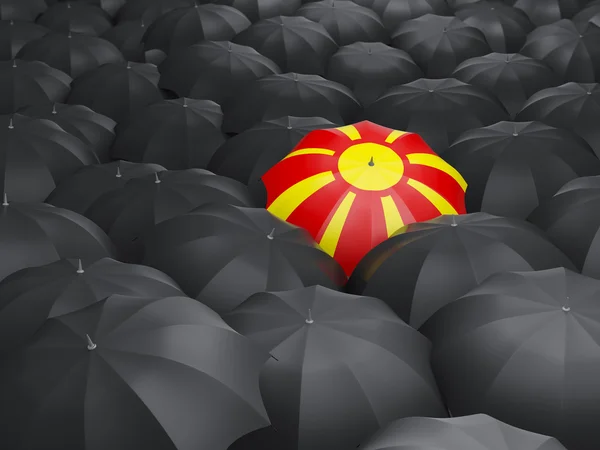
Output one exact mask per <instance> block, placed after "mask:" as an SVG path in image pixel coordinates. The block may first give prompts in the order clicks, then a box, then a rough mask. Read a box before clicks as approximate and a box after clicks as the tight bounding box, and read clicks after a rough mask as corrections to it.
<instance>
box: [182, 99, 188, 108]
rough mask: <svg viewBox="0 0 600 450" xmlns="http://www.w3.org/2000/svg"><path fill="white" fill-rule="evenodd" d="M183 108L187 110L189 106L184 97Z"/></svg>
mask: <svg viewBox="0 0 600 450" xmlns="http://www.w3.org/2000/svg"><path fill="white" fill-rule="evenodd" d="M183 107H184V108H187V107H188V104H187V98H185V97H183Z"/></svg>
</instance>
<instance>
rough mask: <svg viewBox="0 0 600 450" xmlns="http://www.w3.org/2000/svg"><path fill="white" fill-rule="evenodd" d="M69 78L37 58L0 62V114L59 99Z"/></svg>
mask: <svg viewBox="0 0 600 450" xmlns="http://www.w3.org/2000/svg"><path fill="white" fill-rule="evenodd" d="M71 81H72V80H71V77H70V76H68V75H67V74H66V73H63V72H61V71H60V70H56V69H53V68H52V67H50V66H48V65H47V64H44V63H43V62H40V61H22V60H17V59H13V60H12V61H0V114H10V113H13V112H16V111H18V110H19V109H20V108H23V107H25V106H30V105H39V104H44V103H53V102H60V101H63V100H64V99H65V98H66V97H67V95H69V91H70V89H71V88H70V84H71Z"/></svg>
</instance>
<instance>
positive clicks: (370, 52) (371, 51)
mask: <svg viewBox="0 0 600 450" xmlns="http://www.w3.org/2000/svg"><path fill="white" fill-rule="evenodd" d="M368 52H369V55H371V54H372V53H373V50H372V49H371V47H369V50H368Z"/></svg>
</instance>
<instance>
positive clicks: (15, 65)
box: [12, 59, 17, 67]
mask: <svg viewBox="0 0 600 450" xmlns="http://www.w3.org/2000/svg"><path fill="white" fill-rule="evenodd" d="M12 66H13V67H17V60H16V59H13V65H12Z"/></svg>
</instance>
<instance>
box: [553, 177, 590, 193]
mask: <svg viewBox="0 0 600 450" xmlns="http://www.w3.org/2000/svg"><path fill="white" fill-rule="evenodd" d="M595 188H600V176H592V177H579V178H575V179H574V180H571V181H569V182H568V183H565V184H564V185H563V186H562V187H561V188H560V189H559V190H558V191H556V194H554V195H558V194H562V193H563V192H568V191H572V190H574V189H595Z"/></svg>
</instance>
